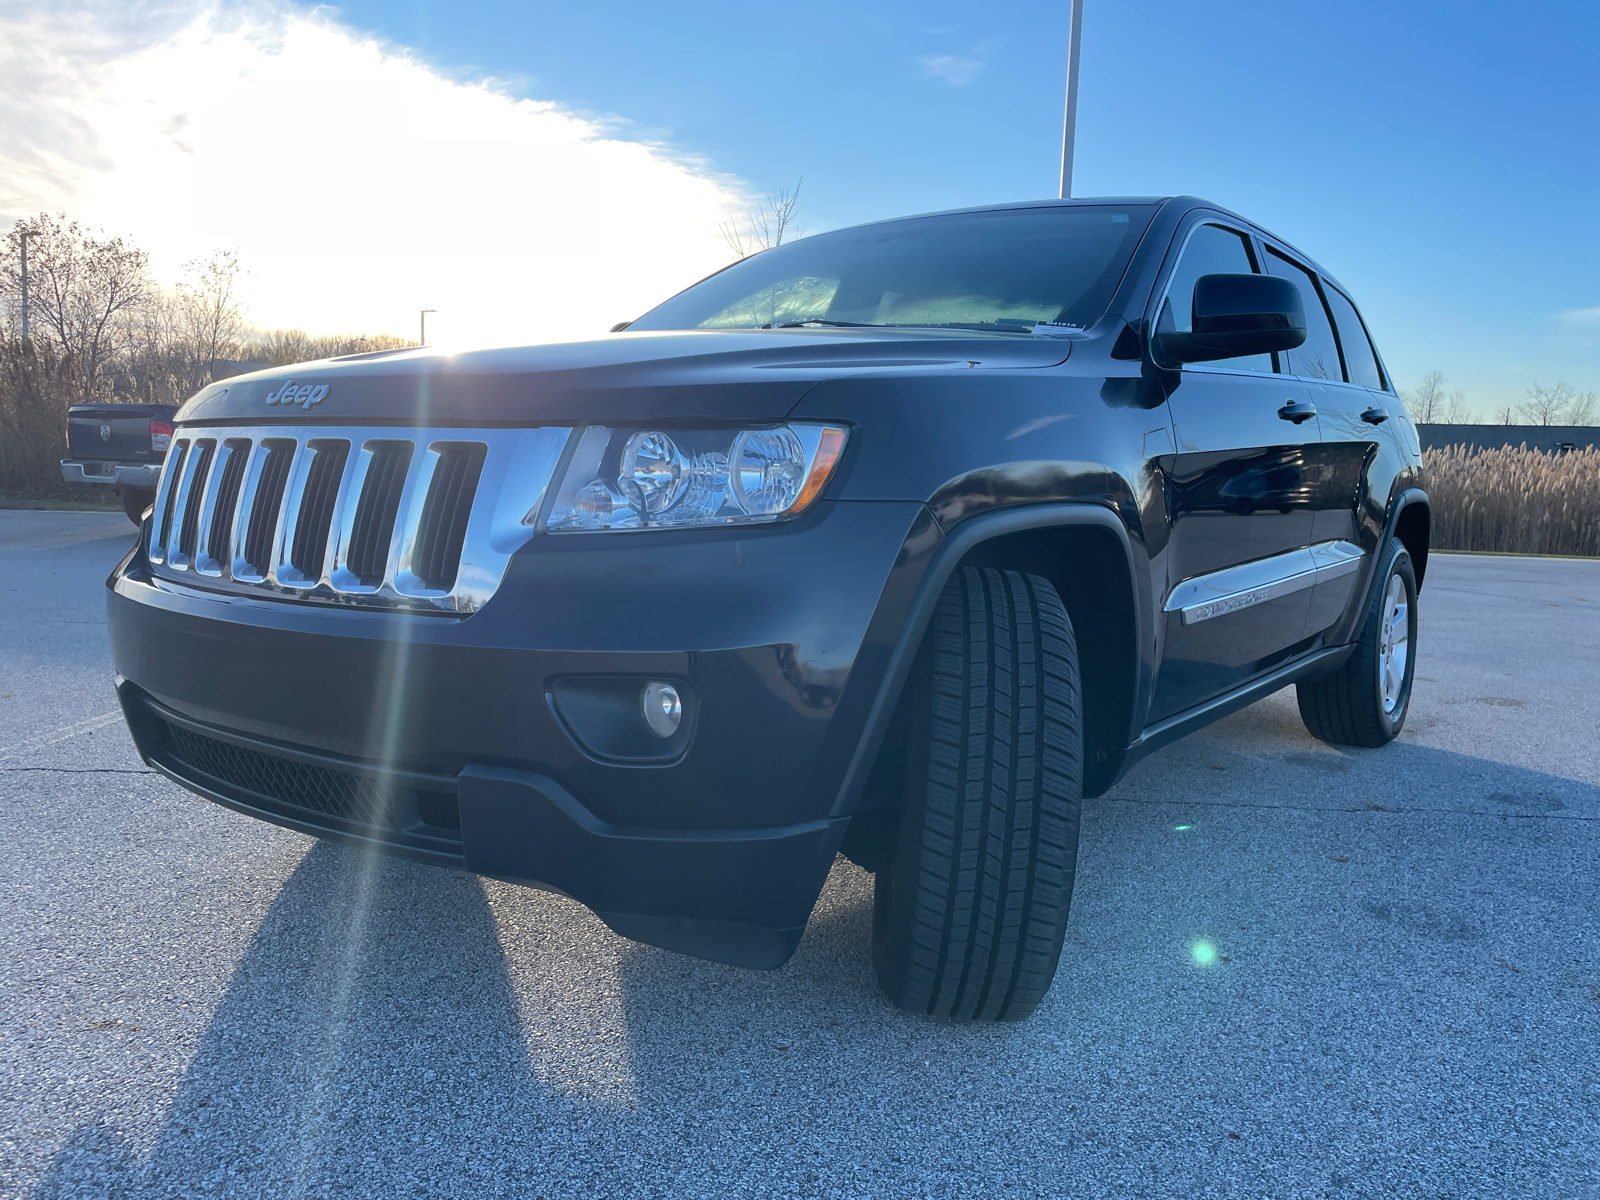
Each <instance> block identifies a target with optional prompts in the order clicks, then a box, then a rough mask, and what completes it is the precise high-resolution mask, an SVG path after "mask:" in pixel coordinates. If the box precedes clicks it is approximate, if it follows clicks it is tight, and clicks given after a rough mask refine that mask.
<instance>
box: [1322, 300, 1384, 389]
mask: <svg viewBox="0 0 1600 1200" xmlns="http://www.w3.org/2000/svg"><path fill="white" fill-rule="evenodd" d="M1324 291H1325V292H1326V294H1327V297H1328V307H1329V308H1331V309H1333V320H1334V324H1336V325H1338V327H1339V345H1340V347H1341V348H1342V349H1343V350H1344V366H1345V370H1346V371H1347V372H1348V373H1349V375H1350V382H1351V383H1359V384H1360V385H1361V386H1362V387H1369V388H1375V389H1376V390H1378V391H1380V392H1381V391H1383V375H1382V373H1381V372H1380V371H1379V370H1378V357H1377V355H1375V354H1374V353H1373V352H1372V342H1371V340H1370V339H1369V338H1368V337H1367V330H1366V326H1364V325H1362V324H1361V317H1360V315H1359V314H1358V313H1357V312H1356V306H1355V305H1354V304H1351V303H1350V301H1349V300H1348V299H1347V298H1346V297H1345V296H1344V295H1343V294H1342V293H1341V292H1340V291H1339V289H1338V288H1333V287H1330V288H1325V289H1324Z"/></svg>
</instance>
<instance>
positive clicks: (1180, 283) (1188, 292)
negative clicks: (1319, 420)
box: [1156, 225, 1275, 372]
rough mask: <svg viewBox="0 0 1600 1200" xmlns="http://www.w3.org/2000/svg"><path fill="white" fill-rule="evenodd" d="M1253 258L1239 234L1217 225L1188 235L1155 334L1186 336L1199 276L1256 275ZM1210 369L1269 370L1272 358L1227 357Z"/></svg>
mask: <svg viewBox="0 0 1600 1200" xmlns="http://www.w3.org/2000/svg"><path fill="white" fill-rule="evenodd" d="M1257 274H1260V272H1259V271H1258V270H1257V269H1256V261H1255V255H1254V254H1253V253H1251V250H1250V242H1249V240H1248V239H1246V238H1245V237H1244V235H1243V234H1239V233H1235V232H1234V231H1233V230H1231V229H1224V228H1223V227H1222V226H1221V225H1202V226H1200V227H1199V228H1198V229H1196V230H1195V231H1194V232H1193V233H1192V234H1190V235H1189V240H1188V242H1187V243H1186V244H1185V245H1184V247H1183V256H1182V257H1181V258H1179V259H1178V265H1177V267H1176V268H1175V269H1174V270H1173V272H1172V279H1171V280H1170V281H1169V282H1168V283H1167V298H1166V299H1165V300H1163V301H1162V302H1161V312H1160V314H1159V315H1158V316H1157V318H1156V331H1157V332H1158V333H1188V332H1190V331H1191V330H1192V329H1193V328H1194V283H1195V280H1197V279H1199V278H1200V276H1202V275H1257ZM1208 365H1211V366H1219V367H1229V368H1231V369H1233V370H1236V371H1268V372H1270V371H1272V370H1274V369H1275V368H1274V367H1273V365H1272V355H1270V354H1251V355H1247V356H1246V357H1244V358H1228V359H1223V360H1221V361H1220V362H1217V363H1212V364H1208Z"/></svg>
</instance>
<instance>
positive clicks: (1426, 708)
mask: <svg viewBox="0 0 1600 1200" xmlns="http://www.w3.org/2000/svg"><path fill="white" fill-rule="evenodd" d="M131 541H132V529H131V526H129V525H128V524H127V523H126V521H125V519H124V518H123V517H122V516H121V515H120V514H99V513H26V512H0V828H3V830H4V853H3V854H0V1197H5V1198H8V1200H9V1198H13V1197H16V1198H21V1197H28V1198H30V1200H34V1198H38V1200H43V1198H46V1197H49V1198H56V1197H117V1198H122V1197H129V1198H138V1200H145V1198H155V1197H185V1198H188V1197H198V1196H210V1195H215V1196H227V1197H300V1196H359V1197H374V1198H382V1200H388V1198H391V1197H409V1196H430V1197H431V1196H459V1197H470V1198H474V1200H476V1198H480V1197H495V1196H517V1197H524V1196H526V1197H535V1196H544V1197H558V1196H559V1197H567V1196H583V1197H590V1196H606V1197H609V1196H660V1197H667V1196H672V1197H698V1196H740V1197H769V1196H770V1197H790V1196H795V1197H799V1196H840V1197H921V1196H1072V1197H1091V1196H1105V1197H1119V1198H1121V1197H1137V1196H1161V1197H1166V1196H1185V1197H1187V1196H1219V1197H1220V1196H1240V1197H1356V1196H1370V1197H1385V1198H1391V1197H1466V1196H1483V1197H1518V1198H1526V1197H1600V939H1597V930H1600V920H1597V918H1600V903H1597V891H1600V889H1597V867H1600V738H1597V727H1600V695H1597V688H1600V561H1579V560H1555V559H1550V560H1538V559H1530V558H1511V557H1467V556H1446V555H1439V556H1435V558H1434V559H1433V561H1432V563H1431V564H1430V566H1429V570H1428V576H1427V583H1426V586H1425V587H1424V589H1423V593H1422V600H1421V606H1420V607H1421V623H1422V628H1421V636H1420V639H1419V641H1420V659H1419V670H1418V676H1417V683H1416V694H1415V700H1414V702H1413V705H1412V710H1411V717H1410V721H1409V723H1408V725H1407V728H1406V731H1405V733H1404V734H1403V735H1402V737H1401V738H1400V740H1399V741H1397V742H1396V743H1394V744H1393V745H1390V746H1388V747H1386V748H1384V749H1382V750H1377V751H1364V750H1348V749H1335V748H1332V747H1329V746H1325V745H1323V744H1321V743H1319V742H1316V741H1314V740H1313V739H1312V738H1311V737H1310V736H1309V735H1307V734H1306V732H1305V730H1304V729H1303V727H1302V726H1301V724H1300V721H1299V717H1298V714H1297V712H1296V709H1295V705H1294V698H1293V693H1292V691H1290V692H1284V693H1280V694H1279V695H1277V696H1274V697H1272V698H1270V699H1268V700H1266V701H1263V702H1261V703H1259V704H1257V705H1255V706H1253V707H1252V708H1249V709H1247V710H1245V711H1244V712H1241V713H1238V714H1236V715H1234V716H1233V717H1231V718H1229V719H1227V720H1225V721H1223V722H1221V723H1219V724H1217V725H1214V726H1212V727H1211V728H1210V729H1208V730H1206V731H1204V732H1202V733H1200V734H1197V735H1194V736H1192V737H1190V738H1188V739H1187V740H1185V741H1183V742H1180V743H1178V744H1176V745H1174V746H1172V747H1170V748H1168V749H1166V750H1164V751H1161V752H1159V753H1157V754H1156V755H1154V756H1153V757H1151V758H1150V759H1148V760H1147V761H1145V762H1144V763H1142V764H1141V765H1140V766H1138V767H1137V768H1135V769H1134V770H1133V771H1132V772H1131V773H1130V775H1129V776H1128V778H1126V779H1125V780H1123V781H1122V782H1121V783H1120V784H1118V785H1117V787H1116V788H1114V789H1113V790H1112V792H1111V794H1110V795H1109V796H1106V797H1103V798H1101V799H1099V800H1094V801H1091V802H1089V803H1088V804H1087V806H1086V810H1085V818H1084V825H1083V843H1082V853H1081V858H1080V865H1079V874H1078V881H1077V890H1076V892H1075V894H1074V897H1073V904H1072V919H1071V925H1070V928H1069V932H1068V936H1067V944H1066V950H1065V952H1064V954H1063V956H1062V960H1061V969H1060V973H1059V974H1058V975H1057V977H1056V982H1055V986H1054V988H1053V989H1052V990H1051V992H1050V995H1049V996H1048V998H1047V999H1046V1001H1045V1003H1044V1004H1043V1006H1042V1007H1041V1008H1040V1009H1039V1011H1038V1012H1037V1013H1036V1014H1035V1015H1034V1016H1033V1018H1032V1019H1030V1020H1028V1021H1027V1022H1025V1023H1022V1024H1019V1025H1002V1026H985V1027H974V1026H965V1025H957V1024H950V1023H945V1022H938V1021H933V1020H928V1019H925V1018H918V1017H915V1016H910V1015H907V1014H905V1013H901V1012H899V1011H897V1010H896V1009H895V1008H893V1007H892V1006H891V1005H890V1004H889V1003H888V1001H887V1000H885V999H884V997H883V996H882V994H881V993H880V992H879V991H878V988H877V985H876V982H875V980H874V978H873V974H872V968H871V964H870V962H869V959H868V939H869V929H870V920H871V879H870V877H869V876H867V875H866V874H865V873H864V872H862V871H860V870H858V869H857V868H855V867H854V866H852V865H850V864H849V863H847V862H845V861H843V860H842V859H841V860H840V861H839V862H838V864H837V865H836V866H835V869H834V871H833V874H832V876H831V877H830V879H829V881H828V885H827V888H826V890H825V892H824V893H823V896H822V899H821V901H820V902H819V904H818V906H817V909H816V912H815V914H814V915H813V917H812V920H811V924H810V927H809V929H808V930H807V932H806V935H805V939H804V941H803V942H802V943H801V946H800V949H799V951H798V953H797V954H796V955H795V957H794V959H793V960H792V961H791V962H790V963H789V964H788V965H787V966H786V967H784V968H783V969H782V970H780V971H776V972H771V973H756V972H748V971H742V970H739V969H736V968H732V967H723V966H718V965H715V964H710V963H703V962H698V961H694V960H691V959H687V958H683V957H680V956H678V955H674V954H670V953H667V952H664V951H660V950H655V949H651V948H648V947H645V946H640V945H638V944H635V943H632V942H629V941H626V940H625V939H622V938H619V937H617V936H616V935H614V934H612V933H611V932H610V931H609V930H607V929H606V928H605V926H604V925H602V924H601V923H600V922H599V921H598V920H597V919H596V918H594V917H593V916H591V915H590V914H589V913H588V912H586V911H585V910H584V909H583V908H581V907H580V906H578V905H577V904H575V903H573V902H571V901H568V900H565V899H562V898H560V897H557V896H553V895H549V894H545V893H541V892H536V891H531V890H524V889H520V888H516V887H512V886H509V885H503V884H498V883H484V882H482V881H480V880H478V879H477V878H475V877H473V876H470V875H466V874H463V873H461V872H455V871H448V870H443V869H439V868H433V867H425V866H420V865H415V864H411V863H405V862H396V861H388V860H384V859H381V858H378V857H373V856H367V855H364V854H362V853H360V852H357V851H353V850H349V849H345V848H342V847H338V846H333V845H328V844H322V843H318V842H317V841H315V840H313V839H311V838H309V837H305V836H302V835H300V834H297V833H292V832H289V831H287V830H283V829H278V828H275V827H273V826H270V825H266V824H262V823H259V822H256V821H252V820H250V819H249V818H246V817H243V816H239V815H236V814H234V813H232V812H229V811H226V810H224V809H222V808H219V807H217V806H215V805H212V804H209V803H206V802H204V801H202V800H199V799H196V798H194V797H192V796H190V795H189V794H188V793H186V792H184V791H183V790H182V789H180V788H178V787H176V786H175V785H173V784H171V783H169V782H167V781H166V780H165V779H163V778H162V777H160V776H158V775H155V774H152V773H151V772H149V771H148V770H147V769H146V768H145V767H144V766H143V764H141V763H140V762H139V760H138V758H137V756H136V755H135V754H134V752H133V747H132V744H131V742H130V741H129V739H128V736H127V733H126V732H125V731H124V729H123V728H122V725H121V722H120V718H119V717H118V716H117V714H116V711H115V710H116V704H115V699H114V696H113V694H112V689H111V667H110V661H109V653H108V650H107V645H106V635H105V626H104V620H103V599H102V588H103V581H104V578H105V576H106V575H107V573H108V572H109V571H110V570H111V568H112V566H113V565H114V564H115V563H116V561H117V559H118V558H119V556H120V555H121V554H123V553H124V552H125V551H126V550H127V548H128V547H129V545H130V544H131Z"/></svg>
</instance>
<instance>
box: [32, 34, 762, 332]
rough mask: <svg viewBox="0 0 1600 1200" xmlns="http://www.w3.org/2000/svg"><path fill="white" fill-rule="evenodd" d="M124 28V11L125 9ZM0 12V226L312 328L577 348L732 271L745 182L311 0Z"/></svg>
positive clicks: (271, 321)
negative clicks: (239, 283)
mask: <svg viewBox="0 0 1600 1200" xmlns="http://www.w3.org/2000/svg"><path fill="white" fill-rule="evenodd" d="M119 11H120V16H118V15H114V14H117V13H119ZM150 11H152V12H154V13H155V14H156V19H152V20H151V21H150V22H144V23H141V22H136V21H133V20H131V19H126V18H127V9H126V8H125V7H124V8H121V9H120V10H119V9H118V8H117V6H114V5H113V6H111V7H108V8H107V9H106V14H105V15H104V16H102V14H99V13H95V12H92V11H88V10H80V11H78V12H77V13H69V14H67V15H65V16H62V15H59V10H58V13H57V14H56V15H51V16H41V15H38V14H36V13H30V14H28V15H25V16H22V15H18V16H12V15H0V226H3V225H8V224H9V223H10V221H11V220H14V219H16V218H18V217H21V216H23V215H26V214H28V213H30V212H37V211H39V210H40V209H51V210H61V211H64V212H66V213H67V214H68V215H69V216H71V217H74V218H77V219H78V220H80V221H83V222H84V223H85V224H88V225H91V226H97V227H103V228H105V229H107V230H108V231H110V232H112V233H116V234H120V235H123V236H126V237H128V238H130V239H131V240H132V241H133V242H135V243H136V244H138V245H141V246H143V247H145V248H146V249H148V250H150V252H151V256H152V265H153V267H154V269H155V270H156V272H157V274H158V275H160V276H162V277H164V278H166V279H168V280H170V279H173V278H175V277H176V276H177V274H178V271H179V269H180V266H181V264H182V263H183V262H184V261H185V260H187V259H189V258H191V257H194V256H197V255H202V254H206V253H209V252H210V251H211V250H213V249H217V248H229V249H237V250H238V252H239V255H240V258H241V261H242V262H243V264H244V266H245V267H246V268H247V269H248V270H249V271H250V272H251V278H250V281H249V283H248V285H247V290H246V299H247V302H248V305H249V316H250V318H251V319H252V320H253V321H255V322H256V323H257V324H260V325H263V326H269V327H270V326H299V327H301V328H305V329H309V330H312V331H314V332H332V331H354V332H389V333H400V334H410V335H414V331H415V329H416V324H417V310H418V309H420V308H424V307H427V308H435V309H438V310H439V311H438V314H437V316H433V315H430V317H429V320H428V324H429V332H430V334H431V335H434V340H437V341H441V342H447V341H448V342H460V343H491V342H501V343H504V342H517V341H530V340H549V339H554V338H561V337H571V336H584V335H587V334H593V333H598V332H602V331H603V330H604V329H605V328H607V327H608V326H609V325H611V324H612V323H614V322H616V321H619V320H626V319H628V318H631V317H634V316H637V315H638V314H639V313H641V312H642V311H644V310H645V309H646V308H648V307H650V306H651V305H652V304H654V303H657V302H658V301H660V300H662V299H665V298H666V297H667V296H668V295H670V294H672V293H673V292H675V291H677V290H678V289H679V288H682V287H684V286H686V285H688V284H689V283H692V282H694V281H695V280H696V279H698V278H700V277H701V276H703V275H705V274H707V273H708V272H710V271H712V270H715V269H716V268H717V267H720V266H722V265H723V264H724V263H725V261H726V259H727V251H726V248H725V246H724V245H723V243H722V240H721V238H720V236H719V235H718V233H717V223H718V221H719V220H722V219H724V218H726V217H728V216H729V215H731V214H732V213H733V212H735V211H737V210H738V209H740V208H741V207H742V206H743V198H742V196H741V195H740V193H739V191H738V189H737V187H736V186H735V185H734V184H733V183H731V182H730V181H728V180H727V179H725V178H721V177H718V176H715V175H713V174H712V173H710V172H709V171H708V170H706V169H705V168H704V167H703V166H701V165H699V164H696V163H693V162H685V161H683V160H681V159H679V158H675V157H673V156H672V155H671V154H669V153H667V152H665V151H663V150H662V149H660V148H659V147H653V146H650V145H646V144H642V143H639V142H630V141H626V140H623V139H622V138H619V137H617V136H616V135H615V133H614V131H612V130H610V129H608V128H607V127H606V126H604V125H602V124H601V123H599V122H597V121H594V120H592V119H588V118H584V117H580V116H578V115H575V114H573V113H571V112H568V111H566V110H564V109H562V108H561V107H560V106H559V105H556V104H551V103H545V102H540V101H532V100H518V99H516V98H514V97H512V96H510V95H508V94H507V93H505V92H504V91H503V90H501V89H499V88H497V87H496V86H495V85H494V84H493V83H480V84H463V83H460V82H457V81H454V80H451V79H448V78H446V77H444V76H443V75H441V74H440V73H438V72H437V71H434V70H432V69H430V68H429V67H427V66H426V65H424V64H422V63H420V62H418V61H416V60H415V59H413V58H411V57H409V56H407V55H406V54H404V53H403V52H398V51H396V50H394V49H393V48H386V47H384V46H381V45H380V44H378V43H377V42H375V41H373V40H371V39H369V38H365V37H362V36H360V35H358V34H356V33H354V32H352V31H351V30H349V29H348V28H346V27H343V26H340V25H338V24H337V23H335V22H333V21H331V20H329V19H328V18H327V17H325V16H323V15H320V14H317V13H311V12H307V11H304V10H301V9H294V8H288V9H278V10H273V11H259V10H258V11H253V12H248V13H245V14H235V15H233V16H224V15H222V14H221V13H219V11H218V10H216V9H214V8H193V7H192V8H190V9H189V10H188V11H187V12H184V11H181V10H177V9H174V8H173V7H172V6H170V5H168V6H165V7H162V8H160V9H159V10H150Z"/></svg>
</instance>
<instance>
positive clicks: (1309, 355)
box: [1267, 246, 1344, 381]
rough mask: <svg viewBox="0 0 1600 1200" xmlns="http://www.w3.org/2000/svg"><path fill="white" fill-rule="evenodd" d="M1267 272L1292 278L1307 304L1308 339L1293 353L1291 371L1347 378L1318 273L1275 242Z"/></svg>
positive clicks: (1304, 375)
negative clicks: (1287, 254) (1281, 250)
mask: <svg viewBox="0 0 1600 1200" xmlns="http://www.w3.org/2000/svg"><path fill="white" fill-rule="evenodd" d="M1267 272H1268V273H1269V274H1271V275H1276V276H1278V277H1279V278H1280V279H1290V280H1293V281H1294V285H1295V286H1296V287H1297V288H1299V289H1300V299H1301V301H1302V302H1303V303H1304V304H1305V306H1306V340H1305V343H1304V344H1303V345H1299V346H1296V347H1295V348H1294V349H1293V350H1290V351H1289V352H1288V354H1289V373H1290V374H1291V375H1299V376H1301V377H1302V378H1305V379H1333V380H1340V381H1342V380H1343V379H1344V372H1343V371H1342V370H1340V369H1339V343H1338V342H1336V341H1334V338H1333V322H1332V321H1331V320H1329V319H1328V310H1327V308H1326V307H1324V305H1323V302H1322V289H1321V288H1319V287H1318V286H1317V281H1316V277H1315V276H1313V275H1312V274H1311V272H1310V271H1308V270H1306V269H1305V268H1304V267H1302V266H1301V265H1300V264H1299V263H1297V262H1295V261H1294V260H1293V259H1289V258H1285V257H1284V256H1283V255H1281V254H1279V253H1278V252H1277V251H1276V250H1274V249H1273V248H1272V247H1271V246H1268V247H1267Z"/></svg>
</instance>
